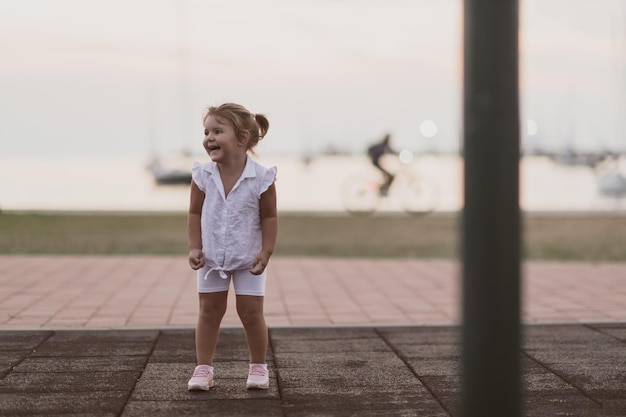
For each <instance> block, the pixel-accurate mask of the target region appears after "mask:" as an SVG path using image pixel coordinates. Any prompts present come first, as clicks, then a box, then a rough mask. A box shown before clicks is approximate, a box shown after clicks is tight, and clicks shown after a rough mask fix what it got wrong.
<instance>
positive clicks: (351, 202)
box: [341, 176, 380, 215]
mask: <svg viewBox="0 0 626 417" xmlns="http://www.w3.org/2000/svg"><path fill="white" fill-rule="evenodd" d="M341 203H342V204H343V207H344V209H345V210H346V211H347V212H348V213H350V214H354V215H359V214H360V215H367V214H372V213H373V212H374V211H376V209H377V208H378V205H379V204H380V194H379V193H378V183H377V182H376V181H373V180H369V179H364V178H363V176H358V177H357V176H354V177H350V178H348V179H347V180H346V181H344V183H343V184H342V187H341Z"/></svg>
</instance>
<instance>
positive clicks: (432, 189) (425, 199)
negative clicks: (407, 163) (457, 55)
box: [402, 177, 438, 216]
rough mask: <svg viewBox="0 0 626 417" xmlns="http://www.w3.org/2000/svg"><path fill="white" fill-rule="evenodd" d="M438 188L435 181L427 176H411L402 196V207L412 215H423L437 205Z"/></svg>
mask: <svg viewBox="0 0 626 417" xmlns="http://www.w3.org/2000/svg"><path fill="white" fill-rule="evenodd" d="M437 199H438V190H437V186H436V185H435V182H434V181H432V180H430V179H427V178H422V177H420V178H413V179H411V181H410V182H409V184H408V188H407V189H406V193H405V195H404V196H403V198H402V208H403V209H404V211H405V212H407V213H409V214H411V215H414V216H425V215H427V214H430V213H432V212H433V211H435V208H436V207H437Z"/></svg>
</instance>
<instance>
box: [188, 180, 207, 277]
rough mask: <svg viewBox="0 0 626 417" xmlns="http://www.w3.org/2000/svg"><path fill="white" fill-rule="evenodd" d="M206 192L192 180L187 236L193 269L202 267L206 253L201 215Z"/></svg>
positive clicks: (190, 263) (190, 264)
mask: <svg viewBox="0 0 626 417" xmlns="http://www.w3.org/2000/svg"><path fill="white" fill-rule="evenodd" d="M203 202H204V193H203V192H202V190H201V189H200V188H198V186H197V185H196V183H195V182H194V181H192V182H191V196H190V198H189V216H188V217H187V237H188V241H189V266H191V268H192V269H200V268H202V267H203V266H204V254H203V253H202V227H201V225H200V217H201V215H202V203H203Z"/></svg>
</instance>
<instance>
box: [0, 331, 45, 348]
mask: <svg viewBox="0 0 626 417" xmlns="http://www.w3.org/2000/svg"><path fill="white" fill-rule="evenodd" d="M52 335H53V332H51V331H23V330H3V331H2V337H1V338H0V352H3V351H13V350H19V351H22V350H32V349H35V348H36V347H37V346H39V345H40V344H41V343H43V342H44V341H45V340H46V339H48V338H49V337H50V336H52Z"/></svg>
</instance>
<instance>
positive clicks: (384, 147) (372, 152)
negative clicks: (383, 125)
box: [367, 133, 398, 197]
mask: <svg viewBox="0 0 626 417" xmlns="http://www.w3.org/2000/svg"><path fill="white" fill-rule="evenodd" d="M390 141H391V135H390V134H389V133H387V134H385V136H384V137H383V139H382V140H381V141H380V142H377V143H375V144H373V145H371V146H370V147H368V148H367V155H368V156H369V157H370V159H371V160H372V164H373V165H374V166H375V167H376V168H378V169H379V170H380V172H382V174H383V176H384V177H385V180H384V182H383V183H382V184H381V185H380V188H379V192H380V195H381V196H383V197H384V196H386V195H387V194H388V193H389V187H391V183H392V182H393V180H394V178H395V176H394V175H393V174H392V173H390V172H389V171H387V170H386V169H385V168H383V167H382V166H381V165H380V159H381V158H382V157H383V155H385V154H394V155H397V154H398V152H396V151H395V150H394V149H393V148H392V147H391V145H390V144H389V142H390Z"/></svg>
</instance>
